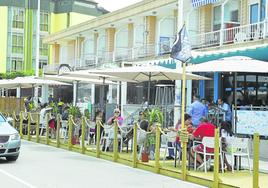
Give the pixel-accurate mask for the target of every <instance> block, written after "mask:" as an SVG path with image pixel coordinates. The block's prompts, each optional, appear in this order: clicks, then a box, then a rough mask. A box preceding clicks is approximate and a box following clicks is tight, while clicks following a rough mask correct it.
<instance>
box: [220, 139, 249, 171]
mask: <svg viewBox="0 0 268 188" xmlns="http://www.w3.org/2000/svg"><path fill="white" fill-rule="evenodd" d="M229 139H230V140H228V142H227V143H228V145H227V151H224V153H226V154H230V155H231V165H232V172H234V160H235V156H236V157H247V159H248V167H249V171H250V172H251V165H250V159H249V145H248V143H249V139H248V138H237V137H229ZM237 159H238V158H237ZM237 164H238V161H237ZM238 166H239V165H237V170H238V169H239V168H238Z"/></svg>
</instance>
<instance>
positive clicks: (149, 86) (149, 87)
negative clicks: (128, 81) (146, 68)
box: [147, 73, 152, 106]
mask: <svg viewBox="0 0 268 188" xmlns="http://www.w3.org/2000/svg"><path fill="white" fill-rule="evenodd" d="M151 77H152V74H151V73H149V82H148V98H147V103H148V106H149V105H150V89H151Z"/></svg>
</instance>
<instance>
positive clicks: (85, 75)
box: [63, 70, 135, 84]
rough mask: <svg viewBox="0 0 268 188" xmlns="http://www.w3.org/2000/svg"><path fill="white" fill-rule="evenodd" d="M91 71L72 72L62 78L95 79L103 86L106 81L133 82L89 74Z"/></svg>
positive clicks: (115, 77) (105, 75)
mask: <svg viewBox="0 0 268 188" xmlns="http://www.w3.org/2000/svg"><path fill="white" fill-rule="evenodd" d="M90 71H91V70H80V71H73V72H68V73H64V74H63V76H65V77H72V78H76V79H83V78H86V79H95V80H100V81H101V82H102V83H103V84H105V83H106V84H108V83H109V82H107V81H123V82H135V81H133V80H130V79H128V78H126V79H122V78H119V77H117V76H111V75H107V74H98V73H90Z"/></svg>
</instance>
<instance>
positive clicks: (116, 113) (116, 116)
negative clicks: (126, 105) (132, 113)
mask: <svg viewBox="0 0 268 188" xmlns="http://www.w3.org/2000/svg"><path fill="white" fill-rule="evenodd" d="M114 120H117V122H118V125H119V126H122V125H123V121H124V119H123V117H122V116H121V114H120V110H119V109H118V108H116V109H114V115H113V116H112V117H110V118H109V119H108V121H107V124H108V125H112V124H113V123H114Z"/></svg>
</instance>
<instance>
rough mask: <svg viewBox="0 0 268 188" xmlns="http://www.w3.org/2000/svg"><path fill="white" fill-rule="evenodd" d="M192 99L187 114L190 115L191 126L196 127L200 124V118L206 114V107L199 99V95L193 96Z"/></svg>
mask: <svg viewBox="0 0 268 188" xmlns="http://www.w3.org/2000/svg"><path fill="white" fill-rule="evenodd" d="M193 101H194V102H193V103H192V104H191V105H190V109H189V111H188V114H189V115H190V116H191V117H192V123H193V126H194V127H197V126H198V125H199V124H200V119H201V118H202V117H206V116H207V114H206V107H205V105H204V104H202V103H201V102H200V101H199V96H194V97H193Z"/></svg>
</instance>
